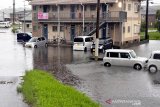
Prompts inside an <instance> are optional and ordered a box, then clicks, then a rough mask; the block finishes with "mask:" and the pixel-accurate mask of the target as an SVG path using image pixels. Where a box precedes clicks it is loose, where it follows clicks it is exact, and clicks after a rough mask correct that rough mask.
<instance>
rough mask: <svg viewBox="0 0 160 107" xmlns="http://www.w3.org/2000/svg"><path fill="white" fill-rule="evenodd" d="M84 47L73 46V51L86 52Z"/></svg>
mask: <svg viewBox="0 0 160 107" xmlns="http://www.w3.org/2000/svg"><path fill="white" fill-rule="evenodd" d="M84 48H85V47H84V46H73V50H79V51H84Z"/></svg>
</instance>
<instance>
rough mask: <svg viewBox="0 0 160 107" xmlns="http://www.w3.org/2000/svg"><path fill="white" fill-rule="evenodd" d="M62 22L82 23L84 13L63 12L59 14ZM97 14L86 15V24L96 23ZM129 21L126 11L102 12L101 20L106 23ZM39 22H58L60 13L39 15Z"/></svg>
mask: <svg viewBox="0 0 160 107" xmlns="http://www.w3.org/2000/svg"><path fill="white" fill-rule="evenodd" d="M59 16H60V21H61V22H82V21H83V13H82V12H79V13H78V12H69V13H67V12H61V13H59ZM96 17H97V15H96V13H95V12H90V13H85V15H84V20H85V22H95V21H96ZM126 19H127V12H124V11H111V12H101V13H100V20H101V21H106V22H125V21H126ZM38 20H39V21H40V22H45V21H51V22H57V21H58V13H57V12H49V13H42V12H40V13H38Z"/></svg>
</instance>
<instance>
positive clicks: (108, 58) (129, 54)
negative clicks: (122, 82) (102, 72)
mask: <svg viewBox="0 0 160 107" xmlns="http://www.w3.org/2000/svg"><path fill="white" fill-rule="evenodd" d="M103 62H104V66H107V67H110V66H111V65H116V66H130V67H133V68H134V69H136V70H141V69H142V68H145V67H147V62H148V60H147V58H143V57H137V56H136V53H135V52H134V51H133V50H126V49H109V50H106V51H105V56H104V58H103Z"/></svg>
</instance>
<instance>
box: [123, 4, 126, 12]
mask: <svg viewBox="0 0 160 107" xmlns="http://www.w3.org/2000/svg"><path fill="white" fill-rule="evenodd" d="M123 10H124V11H125V10H126V3H124V6H123Z"/></svg>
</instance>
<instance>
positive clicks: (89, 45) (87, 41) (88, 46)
mask: <svg viewBox="0 0 160 107" xmlns="http://www.w3.org/2000/svg"><path fill="white" fill-rule="evenodd" d="M92 41H93V39H92V37H87V38H85V46H86V47H87V49H90V48H91V45H92V43H93V42H92Z"/></svg>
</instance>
